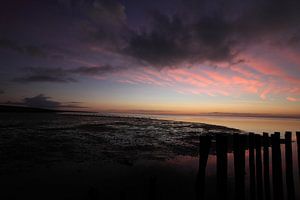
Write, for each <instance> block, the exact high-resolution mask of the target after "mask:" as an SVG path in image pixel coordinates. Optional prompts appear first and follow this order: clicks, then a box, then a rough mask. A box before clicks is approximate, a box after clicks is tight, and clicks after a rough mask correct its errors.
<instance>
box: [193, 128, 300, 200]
mask: <svg viewBox="0 0 300 200" xmlns="http://www.w3.org/2000/svg"><path fill="white" fill-rule="evenodd" d="M229 138H230V139H231V138H232V150H233V155H234V174H235V176H234V181H235V189H234V190H235V194H234V199H235V200H245V199H250V200H271V197H272V196H273V199H274V200H284V199H285V198H284V197H285V195H284V190H283V188H284V184H283V172H282V158H281V149H280V144H281V143H284V144H285V166H286V167H285V175H286V176H285V177H286V180H285V183H286V184H285V185H286V199H287V200H295V185H294V171H293V156H292V153H293V152H292V132H285V138H284V140H281V139H280V133H279V132H275V133H274V134H272V135H271V137H269V134H268V133H263V135H258V134H254V133H249V134H234V135H233V136H232V137H231V136H230V137H229V136H226V135H216V138H215V140H216V147H215V148H216V155H217V193H216V196H217V197H216V198H217V199H220V200H221V199H222V200H227V199H228V186H227V182H228V174H227V172H228V169H227V168H228V161H227V152H228V149H229V141H228V140H229ZM296 138H297V146H298V167H299V173H300V132H296ZM211 146H212V138H211V136H200V146H199V171H198V177H197V183H196V190H197V199H201V200H202V199H205V191H206V188H205V171H206V165H207V160H208V155H209V152H210V149H211ZM270 147H271V153H272V154H271V155H272V157H271V159H270V158H269V148H270ZM246 149H248V150H249V163H248V164H249V177H250V178H249V182H250V183H249V197H248V198H246V192H245V191H246V184H245V165H246V160H245V151H246ZM270 160H272V165H271V170H272V184H271V181H270V164H269V162H270ZM299 176H300V175H299ZM271 185H272V188H271ZM271 189H272V190H271ZM271 191H272V192H271ZM271 193H272V194H271Z"/></svg>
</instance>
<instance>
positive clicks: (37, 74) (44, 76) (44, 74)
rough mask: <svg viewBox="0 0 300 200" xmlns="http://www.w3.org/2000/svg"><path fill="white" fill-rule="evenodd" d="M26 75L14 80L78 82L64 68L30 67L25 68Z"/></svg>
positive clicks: (27, 81) (22, 81)
mask: <svg viewBox="0 0 300 200" xmlns="http://www.w3.org/2000/svg"><path fill="white" fill-rule="evenodd" d="M25 71H26V75H24V76H23V77H18V78H15V79H14V81H16V82H21V83H30V82H56V83H69V82H76V79H74V78H72V77H71V76H70V75H69V74H68V72H67V71H66V70H65V69H63V68H58V67H56V68H45V67H43V68H42V67H28V68H25Z"/></svg>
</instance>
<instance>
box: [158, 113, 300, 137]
mask: <svg viewBox="0 0 300 200" xmlns="http://www.w3.org/2000/svg"><path fill="white" fill-rule="evenodd" d="M155 117H157V118H160V119H169V120H176V121H184V122H198V123H207V124H214V125H221V126H227V127H231V128H237V129H240V130H243V131H247V132H255V133H262V132H268V133H274V132H276V131H278V132H281V136H283V134H282V133H284V132H285V131H293V132H295V131H300V119H296V118H267V117H231V116H187V115H160V116H158V115H157V116H155Z"/></svg>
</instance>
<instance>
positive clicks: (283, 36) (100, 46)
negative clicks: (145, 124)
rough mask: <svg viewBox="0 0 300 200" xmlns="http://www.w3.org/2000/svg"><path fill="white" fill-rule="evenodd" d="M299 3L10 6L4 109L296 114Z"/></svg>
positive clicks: (85, 0) (159, 0)
mask: <svg viewBox="0 0 300 200" xmlns="http://www.w3.org/2000/svg"><path fill="white" fill-rule="evenodd" d="M299 10H300V1H296V0H287V1H283V0H262V1H258V0H151V1H150V0H118V1H117V0H43V1H38V0H6V1H2V2H1V6H0V24H1V27H0V66H1V71H0V103H2V104H12V105H23V106H33V107H47V108H55V109H74V110H76V109H81V110H91V111H127V112H168V113H170V112H172V113H200V112H234V113H235V112H238V113H270V114H300V12H299Z"/></svg>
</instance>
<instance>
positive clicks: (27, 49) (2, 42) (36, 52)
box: [0, 38, 47, 58]
mask: <svg viewBox="0 0 300 200" xmlns="http://www.w3.org/2000/svg"><path fill="white" fill-rule="evenodd" d="M0 48H2V49H9V50H13V51H15V52H17V53H21V54H25V55H29V56H32V57H44V58H45V57H47V55H46V53H45V52H44V51H43V50H42V49H41V48H40V47H37V46H34V45H27V46H23V45H20V44H18V43H17V42H16V41H13V40H10V39H5V38H0Z"/></svg>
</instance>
